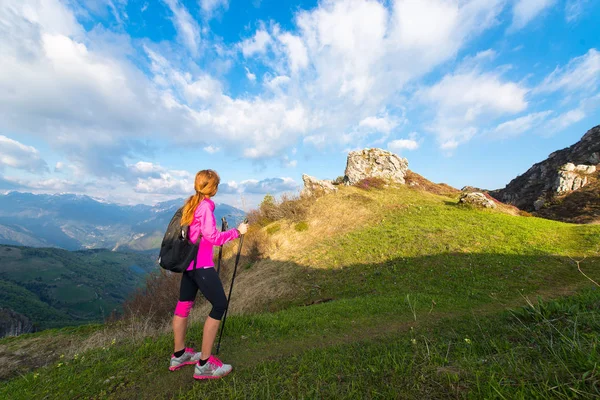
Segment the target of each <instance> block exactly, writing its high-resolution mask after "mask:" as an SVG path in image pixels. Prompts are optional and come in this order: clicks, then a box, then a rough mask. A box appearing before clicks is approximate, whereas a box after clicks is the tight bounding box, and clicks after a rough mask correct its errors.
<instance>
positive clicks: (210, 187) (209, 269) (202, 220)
mask: <svg viewBox="0 0 600 400" xmlns="http://www.w3.org/2000/svg"><path fill="white" fill-rule="evenodd" d="M219 182H220V178H219V175H218V174H217V173H216V172H215V171H213V170H210V169H208V170H202V171H200V172H198V173H197V174H196V180H195V183H194V188H195V189H196V194H195V195H193V196H191V197H190V198H189V199H188V200H187V202H186V203H185V206H184V208H183V217H182V218H181V224H182V225H186V224H187V225H189V227H190V228H189V240H190V241H192V242H196V241H197V240H198V236H199V235H200V234H202V238H201V240H200V246H199V248H198V258H197V262H198V264H197V266H196V268H194V262H193V261H192V263H191V264H190V266H189V267H188V268H187V270H186V271H185V272H184V273H183V274H182V276H181V288H180V291H179V302H178V303H177V307H176V308H175V315H174V316H173V333H174V342H175V343H174V349H173V350H174V353H173V355H172V356H171V366H170V367H169V369H170V370H171V371H175V370H176V369H179V368H181V367H182V366H184V365H191V364H196V367H195V369H194V378H196V379H215V378H221V377H223V376H225V375H227V374H228V373H229V372H231V370H232V367H231V365H228V364H223V363H222V362H221V360H219V359H218V358H217V357H215V356H213V355H211V351H212V347H213V344H214V342H215V337H216V336H217V331H218V330H219V323H220V322H221V318H223V314H224V313H225V309H226V308H227V298H226V297H225V291H224V290H223V284H222V283H221V280H220V279H219V275H218V274H217V271H215V269H214V263H213V246H221V245H223V244H224V243H226V242H229V241H231V240H234V239H237V238H238V237H239V236H240V235H243V234H245V233H246V231H247V229H248V224H245V223H242V224H240V225H239V226H238V227H237V229H235V228H234V229H230V230H228V231H226V232H219V231H218V230H217V226H216V221H215V215H214V211H215V203H213V201H212V200H211V199H210V198H211V197H213V196H214V195H215V194H217V190H218V187H219ZM198 289H200V292H202V294H203V295H204V297H206V299H207V300H208V301H209V302H210V304H211V305H212V310H211V311H210V314H209V315H208V317H207V318H206V321H205V323H204V332H203V335H202V351H201V352H199V353H197V352H195V351H194V349H191V348H187V347H185V333H186V330H187V319H188V316H189V314H190V311H191V309H192V306H193V305H194V300H195V299H196V293H197V292H198Z"/></svg>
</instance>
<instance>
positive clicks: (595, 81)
mask: <svg viewBox="0 0 600 400" xmlns="http://www.w3.org/2000/svg"><path fill="white" fill-rule="evenodd" d="M599 84H600V52H599V51H598V50H596V49H590V50H589V51H588V52H587V53H586V54H585V55H583V56H580V57H576V58H573V59H572V60H571V61H569V63H568V64H567V65H566V66H565V67H563V68H561V67H557V68H556V69H555V70H554V71H553V72H552V73H551V74H550V75H549V76H548V77H547V78H546V79H545V80H544V81H543V82H542V83H541V84H540V85H539V86H538V87H537V88H536V89H535V92H536V93H549V92H556V91H561V90H562V91H565V92H567V93H568V92H575V91H587V92H596V91H597V90H598V87H599Z"/></svg>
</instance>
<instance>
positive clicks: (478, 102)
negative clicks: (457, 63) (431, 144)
mask: <svg viewBox="0 0 600 400" xmlns="http://www.w3.org/2000/svg"><path fill="white" fill-rule="evenodd" d="M527 92H528V90H527V89H526V88H523V87H521V86H520V85H518V84H516V83H514V82H504V81H503V80H502V79H501V77H500V76H499V75H497V74H494V73H479V72H478V71H476V70H474V71H470V72H466V71H461V72H459V73H458V74H454V75H446V76H445V77H444V78H443V79H442V80H441V81H440V82H438V83H437V84H435V85H434V86H432V87H429V88H427V89H424V90H421V91H420V92H419V93H418V94H417V98H418V99H420V100H421V101H422V102H424V103H426V104H429V105H432V106H434V107H436V109H437V111H436V113H437V115H436V118H435V120H434V122H433V123H432V124H431V125H430V126H429V130H431V131H432V132H434V133H435V134H436V136H437V137H438V141H439V143H440V146H441V148H442V149H452V148H455V147H457V146H458V144H460V143H463V142H466V141H468V140H470V139H471V138H472V137H473V136H475V135H476V134H477V133H478V130H479V126H480V124H483V123H485V122H487V121H489V119H490V118H496V117H499V116H502V115H505V114H509V115H510V114H516V113H518V112H521V111H523V110H525V109H526V108H527V101H526V100H525V95H526V94H527Z"/></svg>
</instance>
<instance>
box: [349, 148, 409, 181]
mask: <svg viewBox="0 0 600 400" xmlns="http://www.w3.org/2000/svg"><path fill="white" fill-rule="evenodd" d="M407 171H408V160H407V159H406V158H400V157H399V156H397V155H396V154H394V153H390V152H389V151H386V150H382V149H364V150H361V151H351V152H350V153H349V154H348V161H347V163H346V173H345V177H344V180H345V182H346V184H348V185H354V184H355V183H357V182H359V181H361V180H362V179H365V178H371V177H376V178H383V179H386V180H390V181H392V182H396V183H401V184H404V183H405V181H404V176H405V175H406V172H407Z"/></svg>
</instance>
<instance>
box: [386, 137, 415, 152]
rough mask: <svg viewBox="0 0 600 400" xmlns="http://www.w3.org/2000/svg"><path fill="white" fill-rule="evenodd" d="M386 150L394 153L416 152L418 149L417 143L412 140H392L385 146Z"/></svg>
mask: <svg viewBox="0 0 600 400" xmlns="http://www.w3.org/2000/svg"><path fill="white" fill-rule="evenodd" d="M387 147H388V149H389V150H391V151H395V152H401V151H402V150H416V149H418V148H419V142H417V141H416V140H413V139H398V140H392V141H391V142H389V143H388V145H387Z"/></svg>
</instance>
